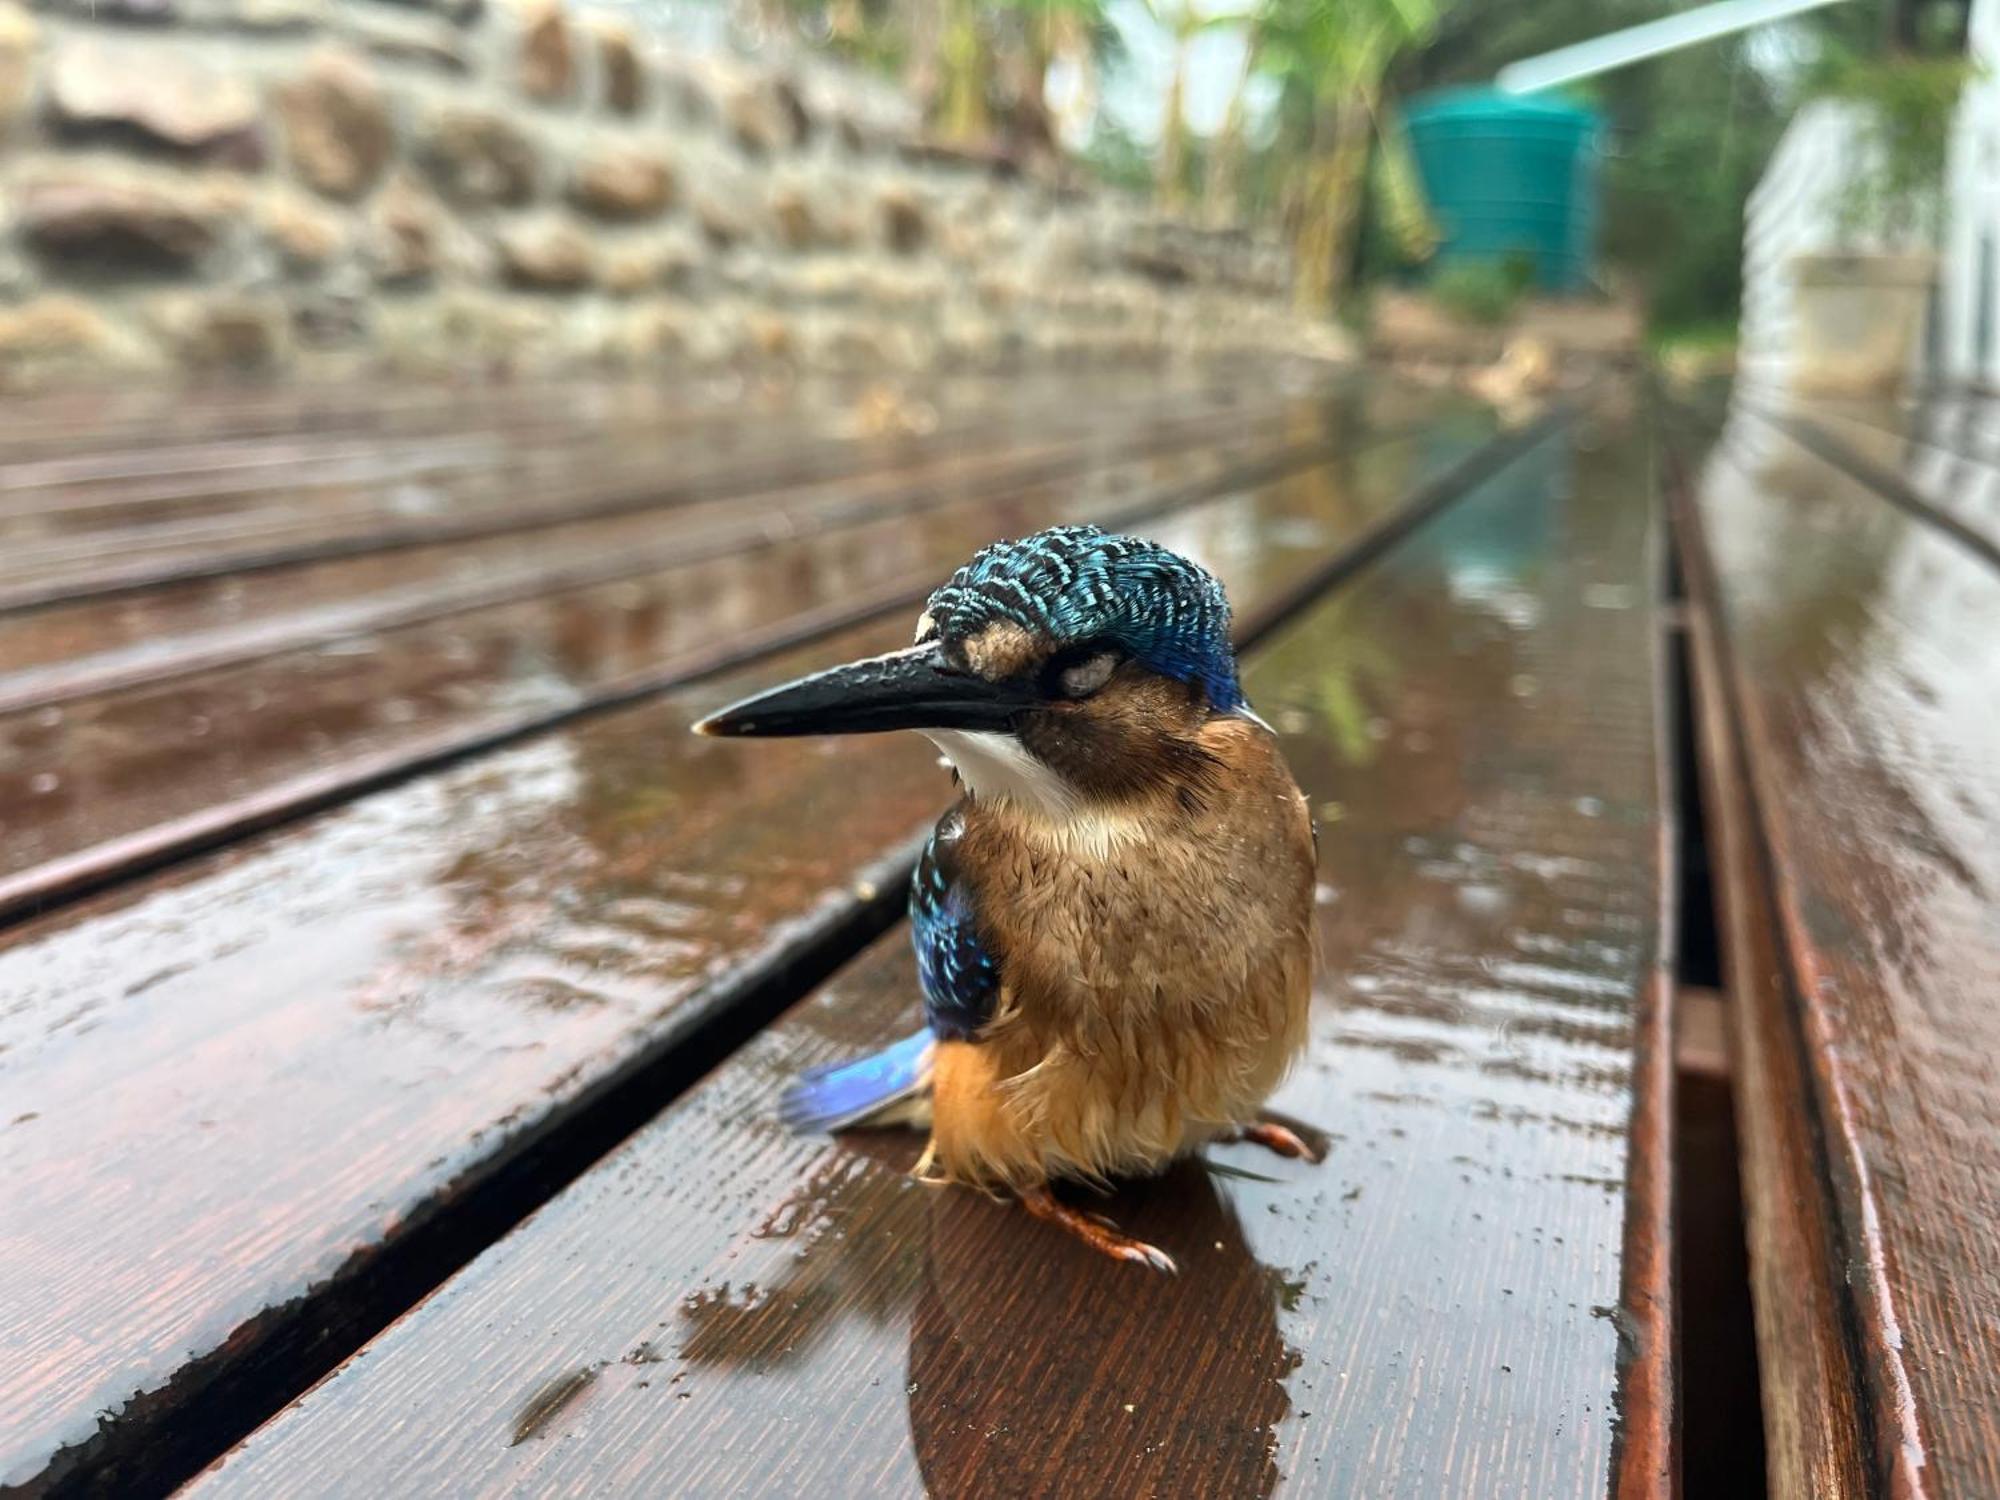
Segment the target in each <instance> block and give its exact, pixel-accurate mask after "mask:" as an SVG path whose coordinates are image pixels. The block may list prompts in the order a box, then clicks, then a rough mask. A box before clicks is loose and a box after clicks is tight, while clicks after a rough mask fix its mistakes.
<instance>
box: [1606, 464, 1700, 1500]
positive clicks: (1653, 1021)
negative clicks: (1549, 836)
mask: <svg viewBox="0 0 2000 1500" xmlns="http://www.w3.org/2000/svg"><path fill="white" fill-rule="evenodd" d="M1649 441H1650V443H1651V444H1652V445H1653V446H1654V447H1655V448H1656V449H1657V445H1658V437H1657V432H1656V433H1655V434H1654V435H1653V436H1652V437H1651V438H1650V439H1649ZM1654 467H1655V466H1654V465H1652V464H1649V465H1648V466H1647V468H1648V471H1649V473H1650V472H1651V471H1652V470H1653V469H1654ZM1647 534H1648V535H1647V544H1648V547H1649V549H1650V551H1651V554H1652V558H1651V561H1652V572H1653V580H1652V586H1653V601H1652V602H1653V604H1654V606H1655V609H1656V618H1655V620H1654V628H1653V630H1652V631H1651V633H1650V637H1649V640H1648V656H1647V664H1648V667H1649V668H1650V670H1651V673H1652V678H1653V747H1654V748H1653V774H1654V777H1655V786H1656V791H1655V795H1656V797H1657V798H1658V807H1659V819H1658V821H1657V823H1656V825H1655V828H1654V837H1655V839H1656V840H1657V846H1656V850H1655V854H1654V859H1655V860H1656V861H1657V863H1658V868H1659V877H1658V885H1657V890H1658V901H1659V905H1658V910H1657V911H1656V913H1655V918H1654V936H1653V944H1654V948H1653V955H1652V965H1651V972H1650V974H1649V975H1648V978H1647V981H1646V988H1645V992H1644V995H1643V998H1642V1000H1641V1002H1640V1005H1639V1008H1638V1011H1637V1013H1636V1015H1635V1016H1634V1018H1633V1031H1634V1038H1633V1054H1634V1056H1633V1068H1632V1115H1631V1124H1630V1126H1629V1129H1628V1138H1629V1140H1630V1142H1631V1148H1630V1151H1629V1154H1628V1157H1627V1167H1626V1178H1625V1233H1624V1246H1623V1253H1622V1254H1621V1255H1620V1257H1619V1299H1618V1300H1619V1314H1618V1318H1617V1326H1618V1364H1619V1368H1618V1413H1619V1420H1618V1426H1617V1430H1616V1435H1615V1436H1614V1438H1613V1441H1612V1450H1611V1463H1612V1476H1613V1477H1612V1483H1613V1486H1614V1491H1615V1493H1616V1494H1617V1496H1618V1497H1619V1500H1641V1497H1648V1496H1651V1497H1662V1500H1663V1497H1668V1496H1674V1495H1678V1494H1679V1492H1680V1485H1679V1477H1680V1455H1679V1453H1678V1451H1677V1442H1676V1438H1677V1434H1678V1431H1679V1424H1678V1422H1677V1420H1676V1411H1675V1407H1676V1389H1675V1361H1674V1328H1675V1314H1674V1291H1675V1288H1674V1275H1673V1266H1674V1214H1673V1184H1674V1161H1675V1139H1674V1101H1675V1078H1674V997H1675V995H1676V994H1677V993H1678V985H1677V982H1676V977H1675V968H1676V960H1677V957H1678V943H1679V933H1680V911H1679V895H1680V880H1679V878H1678V876H1679V857H1680V820H1681V817H1682V809H1681V807H1680V805H1679V795H1678V788H1677V787H1676V785H1675V780H1674V748H1673V747H1674V746H1675V744H1676V743H1677V739H1676V728H1677V722H1678V721H1677V716H1676V712H1675V704H1674V701H1673V695H1672V694H1671V693H1670V691H1669V679H1668V675H1667V673H1668V664H1669V661H1670V651H1671V645H1672V642H1671V639H1670V637H1671V636H1672V633H1673V631H1674V628H1675V622H1674V617H1673V615H1672V613H1671V611H1670V610H1669V609H1668V608H1667V603H1668V597H1669V594H1670V593H1671V586H1670V574H1669V567H1670V560H1669V549H1668V546H1667V538H1666V520H1665V515H1664V513H1663V507H1662V506H1661V504H1660V497H1659V494H1658V490H1657V485H1656V486H1655V493H1654V495H1653V496H1652V518H1651V522H1650V524H1649V526H1648V528H1647Z"/></svg>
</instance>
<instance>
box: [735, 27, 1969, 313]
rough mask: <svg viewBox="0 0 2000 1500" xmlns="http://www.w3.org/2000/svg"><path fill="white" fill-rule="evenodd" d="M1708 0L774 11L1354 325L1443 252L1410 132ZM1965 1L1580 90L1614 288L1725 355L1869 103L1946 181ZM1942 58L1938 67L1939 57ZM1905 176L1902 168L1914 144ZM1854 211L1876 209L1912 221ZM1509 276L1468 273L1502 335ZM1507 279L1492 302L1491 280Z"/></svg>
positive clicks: (945, 126) (1656, 63)
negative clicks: (1756, 286) (1745, 257)
mask: <svg viewBox="0 0 2000 1500" xmlns="http://www.w3.org/2000/svg"><path fill="white" fill-rule="evenodd" d="M1690 8H1691V7H1690V6H1689V5H1688V4H1686V3H1685V0H1252V3H1230V0H993V3H979V0H752V3H750V4H747V5H738V6H737V7H735V15H734V17H733V19H734V22H735V23H736V24H746V25H750V26H753V27H762V28H766V29H776V30H783V31H785V32H789V33H791V34H793V35H794V36H795V37H796V38H798V39H801V40H804V41H806V42H807V43H809V44H813V45H817V46H820V47H824V48H825V49H827V50H829V51H832V52H835V53H838V54H840V55H842V56H844V57H846V58H848V59H850V60H853V61H855V62H858V63H861V64H863V65H865V66H867V67H869V68H873V69H877V70H880V71H882V72H884V73H886V74H889V75H892V76H893V77H895V78H896V79H897V80H898V81H899V82H901V83H902V84H903V85H904V86H905V87H906V88H908V90H909V91H910V92H911V94H912V95H913V96H914V97H915V98H917V99H918V100H919V101H920V103H921V105H922V107H923V109H924V111H925V114H926V119H927V122H928V124H929V126H930V128H931V130H932V131H933V132H934V133H935V134H937V135H938V136H939V137H941V138H943V139H945V140H947V141H952V142H956V143H960V144H973V143H987V142H993V143H999V144H1003V145H1005V146H1006V147H1008V148H1009V149H1012V150H1015V151H1025V152H1032V151H1035V150H1038V149H1045V148H1047V147H1048V146H1049V145H1050V143H1055V142H1060V143H1062V144H1063V145H1064V146H1065V147H1066V148H1067V149H1069V150H1071V151H1073V152H1074V153H1075V154H1077V155H1079V156H1081V157H1082V158H1083V159H1085V160H1086V161H1087V162H1089V163H1090V164H1091V165H1092V166H1094V168H1095V169H1096V170H1097V172H1098V173H1099V174H1101V175H1102V176H1104V177H1107V178H1109V179H1111V180H1112V181H1115V182H1119V183H1122V184H1125V185H1126V186H1128V187H1130V188H1132V189H1134V190H1136V191H1140V192H1144V193H1148V194H1151V195H1152V196H1153V197H1154V198H1155V199H1156V200H1157V201H1158V203H1159V204H1160V205H1161V206H1162V207H1163V208H1165V209H1167V210H1169V211H1174V212H1179V213H1184V214H1187V215H1189V216H1191V217H1199V218H1200V219H1201V220H1203V221H1204V222H1206V223H1209V224H1211V225H1227V224H1236V223H1251V224H1264V225H1275V226H1281V227H1282V228H1283V229H1284V231H1285V232H1286V234H1287V236H1288V237H1289V238H1290V240H1291V242H1292V245H1293V248H1294V250H1295V252H1296V253H1297V255H1298V264H1299V268H1300V271H1299V299H1300V302H1301V305H1302V306H1303V307H1304V308H1306V309H1308V310H1311V311H1328V310H1335V311H1351V310H1352V308H1353V307H1354V305H1355V304H1356V302H1357V300H1358V296H1357V294H1361V293H1365V290H1366V288H1367V287H1368V286H1370V285H1371V284H1375V283H1378V282H1382V281H1386V280H1403V279H1408V278H1409V277H1410V276H1411V274H1412V273H1413V271H1414V270H1416V269H1417V268H1420V267H1421V266H1422V264H1423V262H1424V260H1425V259H1426V257H1427V255H1428V253H1429V251H1430V249H1431V247H1432V246H1433V244H1434V243H1435V229H1434V226H1432V225H1431V224H1430V223H1429V221H1428V217H1427V215H1426V213H1425V211H1424V205H1423V201H1422V193H1421V187H1420V185H1419V184H1418V182H1417V181H1416V178H1415V173H1414V168H1413V165H1412V163H1411V160H1410V157H1409V153H1408V151H1407V148H1406V147H1405V146H1404V144H1403V142H1402V138H1401V134H1400V130H1399V127H1398V123H1397V122H1398V118H1399V106H1400V105H1401V103H1402V102H1403V101H1405V100H1408V99H1410V98H1411V97H1413V96H1415V95H1418V94H1421V93H1424V92H1426V91H1429V90H1432V89H1437V88H1440V87H1445V86H1449V85H1457V84H1473V83H1483V82H1486V81H1488V80H1490V79H1491V78H1492V77H1493V76H1494V74H1495V73H1496V72H1498V70H1499V69H1500V68H1501V67H1502V66H1504V65H1505V64H1507V63H1509V62H1513V61H1516V60H1518V59H1520V58H1523V57H1528V56H1533V55H1535V54H1537V53H1541V52H1546V51H1549V50H1552V49H1554V48H1557V47H1562V46H1566V45H1569V44H1571V43H1574V42H1578V41H1582V40H1585V39H1588V38H1590V37H1594V36H1598V35H1602V34H1604V33H1606V32H1610V31H1615V30H1618V29H1621V28H1623V27H1627V26H1632V25H1637V24H1640V23H1642V22H1645V21H1649V20H1653V19H1656V18H1659V17H1661V16H1665V15H1669V14H1673V13H1676V12H1682V11H1686V10H1688V9H1690ZM1968 9H1969V5H1968V4H1967V0H1917V3H1911V0H1853V3H1847V4H1838V5H1833V6H1830V7H1828V8H1827V9H1825V10H1821V11H1818V12H1814V13H1812V14H1809V15H1805V16H1800V17H1795V18H1793V19H1791V20H1789V21H1785V22H1781V23H1778V24H1774V25H1771V26H1767V27H1763V28H1760V29H1758V30H1756V31H1752V32H1748V33H1745V34H1742V35H1739V36H1736V37H1731V38H1726V39H1723V40H1720V41H1715V42H1710V43H1706V44H1703V45H1700V46H1697V47H1695V48H1692V49H1690V50H1688V51H1685V52H1681V53H1677V54H1674V55H1670V56H1666V57H1662V58H1658V59H1655V60H1653V61H1651V62H1648V63H1645V64H1643V65H1640V66H1636V67H1630V68H1626V69H1623V70H1621V71H1618V72H1615V73H1610V74H1607V75H1604V76H1602V77H1600V78H1598V79H1595V80H1592V81H1591V82H1590V83H1588V84H1585V85H1579V86H1576V87H1575V88H1574V89H1572V90H1571V91H1569V92H1570V94H1571V95H1572V97H1574V98H1575V99H1576V100H1577V101H1578V102H1582V103H1587V104H1589V105H1590V106H1592V107H1593V108H1595V109H1596V110H1598V111H1599V112H1600V113H1601V114H1602V116H1603V118H1604V120H1605V122H1606V125H1607V138H1606V140H1605V142H1604V145H1605V149H1606V158H1607V159H1606V162H1605V172H1604V206H1603V215H1602V265H1603V272H1602V277H1603V280H1604V282H1605V283H1607V284H1608V285H1615V286H1617V287H1620V288H1623V289H1627V290H1629V292H1630V293H1631V294H1632V295H1634V296H1636V297H1638V298H1639V299H1640V300H1641V301H1642V303H1643V306H1644V309H1645V313H1646V317H1647V320H1648V325H1649V327H1650V329H1651V331H1652V335H1653V337H1654V339H1655V340H1656V342H1657V341H1661V340H1667V341H1671V340H1675V339H1687V340H1690V341H1694V342H1697V343H1698V342H1701V341H1704V340H1714V339H1719V338H1723V337H1726V331H1727V329H1728V328H1730V327H1731V326H1732V325H1733V323H1734V321H1735V318H1736V315H1737V312H1738V305H1739V298H1740V294H1741V276H1742V233H1743V205H1744V201H1745V198H1746V197H1747V195H1748V194H1749V191H1750V189H1751V188H1752V186H1753V185H1754V184H1755V182H1756V180H1757V177H1758V174H1759V173H1760V172H1761V170H1762V168H1763V165H1764V163H1765V161H1766V159H1767V158H1768V156H1769V154H1770V151H1771V148H1772V146H1773V144H1774V143H1775V142H1776V140H1777V138H1778V135H1779V134H1780V132H1781V131H1782V130H1783V128H1784V125H1785V123H1786V121H1787V120H1788V119H1789V118H1790V117H1791V115H1792V113H1793V112H1794V111H1795V110H1796V109H1797V108H1798V107H1799V106H1800V105H1801V104H1802V103H1804V102H1806V101H1807V100H1809V99H1811V98H1813V97H1815V96H1817V95H1824V94H1843V95H1846V96H1849V97H1858V98H1865V99H1868V100H1870V101H1871V102H1873V103H1875V104H1876V105H1878V106H1879V107H1880V109H1881V111H1882V112H1883V113H1884V115H1885V116H1886V118H1887V119H1888V121H1889V124H1888V125H1887V126H1885V129H1886V130H1888V131H1889V132H1890V133H1891V134H1892V135H1893V136H1894V140H1893V141H1892V147H1894V148H1896V149H1900V150H1901V153H1902V154H1901V158H1900V159H1901V160H1902V162H1903V163H1904V164H1905V165H1906V166H1908V167H1909V169H1910V170H1912V171H1914V172H1918V173H1923V172H1929V173H1935V171H1936V168H1937V163H1938V159H1939V158H1940V157H1941V154H1942V150H1943V132H1944V130H1945V129H1946V126H1947V123H1948V118H1949V106H1950V100H1951V97H1952V95H1953V93H1954V92H1955V90H1956V87H1957V84H1958V82H1959V79H1960V77H1961V64H1959V63H1958V62H1957V61H1955V59H1956V58H1957V57H1958V56H1960V55H1962V53H1963V48H1964V34H1965V26H1966V20H1967V12H1968ZM1940 59H1941V60H1942V61H1938V60H1940ZM1891 154H1892V157H1893V156H1894V155H1895V150H1894V149H1892V153H1891ZM1886 191H1887V192H1888V194H1889V198H1890V206H1889V208H1887V209H1886V210H1885V208H1884V206H1883V205H1882V204H1880V203H1878V204H1876V205H1874V206H1873V207H1872V208H1869V207H1867V206H1862V205H1857V207H1856V209H1855V212H1856V213H1867V212H1876V213H1881V212H1884V211H1889V212H1893V211H1894V208H1893V203H1894V198H1895V194H1896V189H1895V187H1894V184H1893V183H1891V184H1890V185H1889V186H1888V188H1887V189H1886ZM1504 279H1505V274H1504V268H1496V270H1495V273H1494V274H1493V275H1490V276H1487V277H1485V278H1484V279H1483V280H1482V279H1481V278H1480V277H1478V276H1477V275H1466V274H1463V273H1461V274H1459V275H1457V276H1454V277H1452V278H1450V285H1449V286H1448V287H1447V288H1441V289H1440V291H1441V292H1443V291H1448V292H1449V295H1450V299H1451V301H1452V303H1453V304H1454V305H1456V304H1460V303H1462V304H1464V305H1465V310H1466V312H1467V314H1468V315H1471V316H1474V317H1495V316H1497V315H1498V314H1497V313H1496V311H1495V307H1494V306H1493V304H1495V303H1496V301H1498V300H1499V299H1501V298H1503V297H1504V296H1505V295H1506V289H1505V288H1504V287H1502V286H1500V285H1499V283H1500V282H1501V281H1502V280H1504ZM1489 282H1490V283H1493V284H1492V285H1488V284H1487V283H1489Z"/></svg>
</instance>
